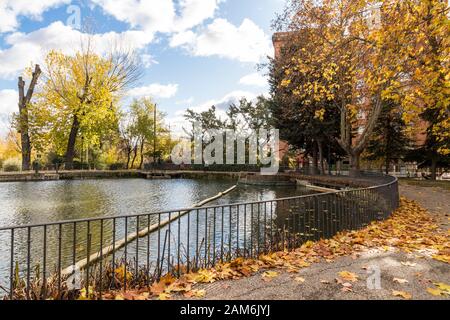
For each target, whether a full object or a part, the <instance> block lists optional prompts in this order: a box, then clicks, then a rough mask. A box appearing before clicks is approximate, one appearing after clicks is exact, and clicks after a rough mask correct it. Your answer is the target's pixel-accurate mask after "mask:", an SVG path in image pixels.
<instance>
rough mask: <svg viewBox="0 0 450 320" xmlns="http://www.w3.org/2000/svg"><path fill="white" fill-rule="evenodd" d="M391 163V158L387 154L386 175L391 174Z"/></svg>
mask: <svg viewBox="0 0 450 320" xmlns="http://www.w3.org/2000/svg"><path fill="white" fill-rule="evenodd" d="M390 164H391V159H390V158H389V157H388V156H386V162H385V164H384V165H385V166H386V168H385V173H386V175H388V174H389V165H390Z"/></svg>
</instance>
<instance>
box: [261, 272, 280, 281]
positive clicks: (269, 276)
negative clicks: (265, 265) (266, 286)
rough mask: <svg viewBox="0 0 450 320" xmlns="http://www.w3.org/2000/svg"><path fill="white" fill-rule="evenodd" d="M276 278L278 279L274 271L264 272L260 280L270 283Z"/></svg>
mask: <svg viewBox="0 0 450 320" xmlns="http://www.w3.org/2000/svg"><path fill="white" fill-rule="evenodd" d="M276 277H278V272H276V271H265V272H264V273H263V274H262V278H263V280H264V281H272V279H273V278H276Z"/></svg>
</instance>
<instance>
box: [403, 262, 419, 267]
mask: <svg viewBox="0 0 450 320" xmlns="http://www.w3.org/2000/svg"><path fill="white" fill-rule="evenodd" d="M400 263H401V264H402V265H404V266H408V267H415V266H416V265H417V263H415V262H409V261H402V262H400Z"/></svg>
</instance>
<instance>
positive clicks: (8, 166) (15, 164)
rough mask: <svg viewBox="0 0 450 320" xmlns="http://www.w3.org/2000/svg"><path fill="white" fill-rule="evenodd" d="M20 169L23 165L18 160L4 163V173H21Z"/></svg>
mask: <svg viewBox="0 0 450 320" xmlns="http://www.w3.org/2000/svg"><path fill="white" fill-rule="evenodd" d="M20 168H21V163H20V160H19V159H17V158H10V159H6V160H5V161H4V162H3V171H5V172H14V171H20Z"/></svg>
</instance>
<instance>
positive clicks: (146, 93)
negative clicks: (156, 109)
mask: <svg viewBox="0 0 450 320" xmlns="http://www.w3.org/2000/svg"><path fill="white" fill-rule="evenodd" d="M177 91H178V84H168V85H162V84H159V83H152V84H150V85H148V86H143V87H137V88H133V89H131V90H129V91H128V96H130V97H155V98H171V97H173V96H174V95H175V94H176V93H177Z"/></svg>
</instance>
